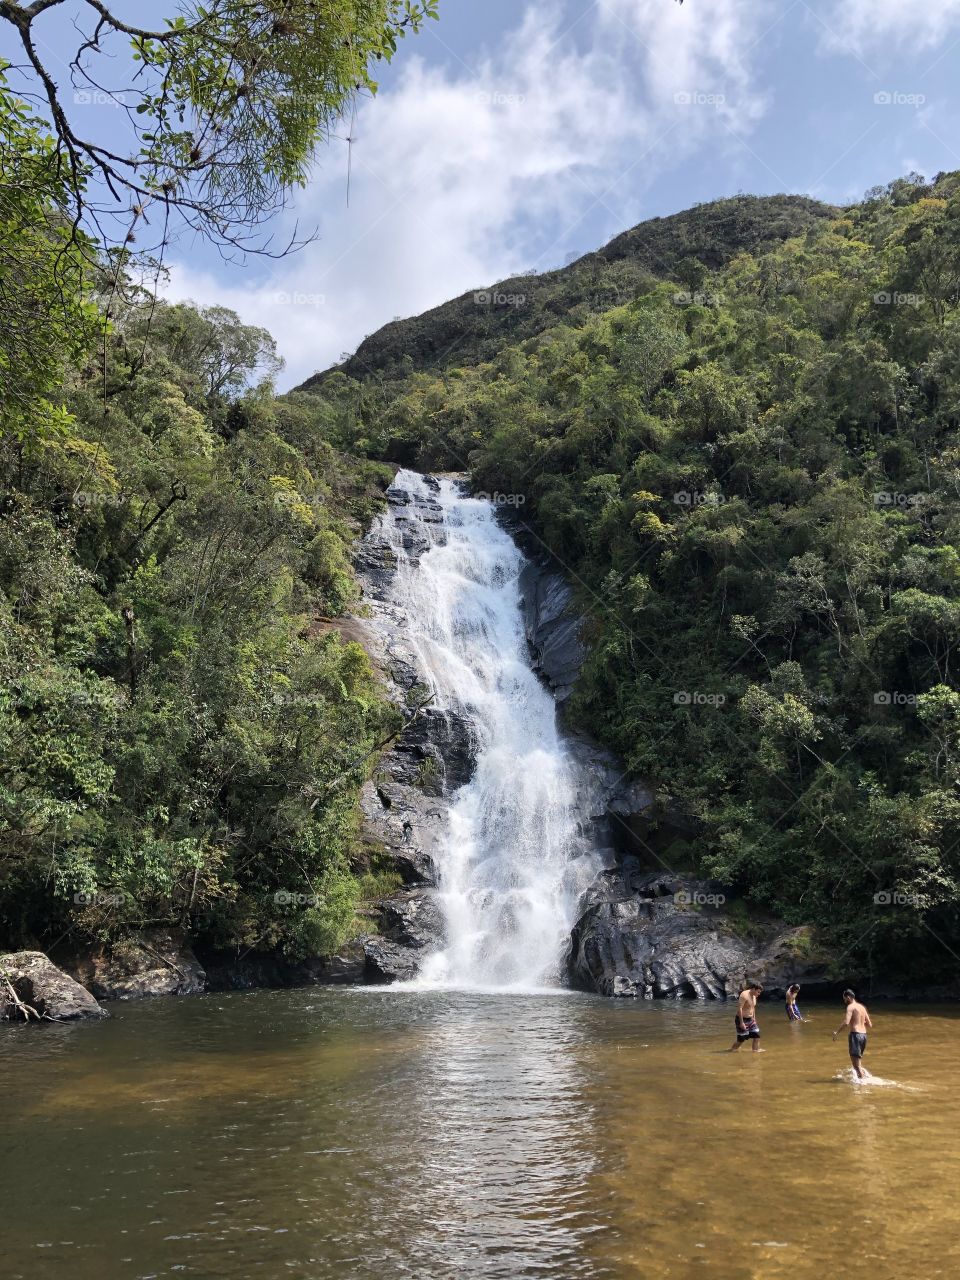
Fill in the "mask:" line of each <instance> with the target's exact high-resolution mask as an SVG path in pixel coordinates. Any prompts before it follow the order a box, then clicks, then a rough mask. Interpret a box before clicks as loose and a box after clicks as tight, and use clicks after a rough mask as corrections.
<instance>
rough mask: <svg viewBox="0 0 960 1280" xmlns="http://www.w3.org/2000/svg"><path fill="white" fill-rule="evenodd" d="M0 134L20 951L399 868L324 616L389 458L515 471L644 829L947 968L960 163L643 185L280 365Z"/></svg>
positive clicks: (509, 477) (357, 688) (4, 547)
mask: <svg viewBox="0 0 960 1280" xmlns="http://www.w3.org/2000/svg"><path fill="white" fill-rule="evenodd" d="M407 8H408V9H409V6H407ZM428 8H429V6H428ZM417 20H418V21H419V19H417ZM404 21H407V22H409V19H405V20H404ZM402 25H403V24H402V23H401V26H402ZM401 33H402V32H401ZM144 49H146V46H144ZM383 52H387V53H389V49H382V50H381V54H382V53H383ZM381 54H378V55H377V56H381ZM338 56H339V55H338ZM347 70H348V71H349V68H348V69H347ZM338 101H339V99H338ZM334 105H335V104H334ZM331 109H332V108H331ZM328 114H329V112H328ZM316 123H317V122H316V121H313V124H312V125H311V129H312V131H313V133H315V132H316ZM0 132H2V142H3V146H2V149H0V165H2V172H0V192H2V194H0V289H2V296H3V306H4V313H5V324H4V327H3V330H2V333H0V378H2V406H0V430H2V439H0V470H2V493H0V667H2V671H0V688H2V692H0V758H2V763H0V928H2V929H3V930H4V932H5V933H6V935H7V936H8V937H9V938H10V939H11V941H12V942H13V943H14V944H27V943H30V944H39V945H41V946H43V947H45V948H47V947H51V946H55V945H57V944H59V943H61V942H62V941H63V940H64V939H70V940H71V941H72V943H73V944H75V945H80V944H82V943H83V941H85V940H91V939H95V938H99V939H114V938H117V937H118V936H122V935H123V934H124V933H125V932H126V931H128V930H130V929H133V928H136V927H138V926H140V925H143V924H146V923H154V924H155V923H166V924H179V925H183V926H184V927H186V928H187V929H188V931H189V933H190V934H191V936H193V937H195V938H201V939H203V940H204V941H206V942H208V943H209V944H211V945H225V944H228V943H229V944H242V945H244V946H246V947H253V948H259V949H273V950H279V951H281V952H282V953H284V954H286V955H289V956H291V957H304V956H308V955H315V954H323V953H329V952H331V951H332V950H333V949H335V948H336V947H338V946H339V945H340V944H341V943H342V942H343V941H344V940H345V939H347V938H349V937H350V936H351V935H352V934H353V933H355V932H356V931H357V929H358V920H359V915H358V913H360V914H362V912H363V909H364V903H365V901H367V900H368V899H370V898H371V897H373V896H375V895H376V894H377V893H378V892H382V890H383V888H384V887H385V885H387V884H390V883H391V872H390V871H389V869H388V868H386V867H384V866H383V865H381V862H380V861H379V860H378V856H377V853H376V850H372V849H369V848H365V847H364V845H363V842H362V839H361V836H360V824H359V812H358V805H357V798H358V793H359V788H360V787H361V785H362V784H363V782H364V780H365V779H366V778H367V777H368V776H369V775H370V771H371V769H372V768H373V765H374V762H375V760H376V755H377V750H378V747H379V746H380V745H382V744H383V743H384V742H385V741H386V740H387V739H389V737H390V735H391V734H393V733H394V732H396V730H397V728H398V723H399V720H400V714H399V712H398V711H397V710H396V709H395V708H392V707H391V706H390V705H389V704H388V703H387V702H386V700H385V697H384V694H383V692H382V690H381V689H380V687H379V685H378V682H377V680H376V678H375V675H374V672H373V670H372V668H371V665H370V662H369V660H368V658H367V656H366V655H365V653H364V651H363V650H362V648H360V647H359V646H358V645H357V644H355V643H347V642H344V641H343V640H342V639H341V637H340V635H339V633H338V630H337V626H336V620H337V618H338V617H339V616H341V615H342V614H343V613H344V612H346V611H348V610H349V609H350V608H351V607H353V606H354V605H355V604H356V601H357V598H358V587H357V584H356V581H355V578H354V574H353V570H352V567H351V546H352V544H353V542H354V541H355V539H356V538H357V537H358V535H360V534H361V533H362V531H363V530H364V529H365V528H366V527H367V526H368V525H369V522H370V520H371V519H372V517H373V515H374V514H375V513H376V511H377V510H378V509H379V508H380V506H381V504H382V501H383V492H384V490H385V488H386V486H387V485H388V484H389V480H390V477H391V475H392V474H393V466H394V465H395V464H398V463H399V464H403V465H410V466H415V467H418V468H423V469H431V468H433V469H452V470H457V471H463V472H467V473H469V475H470V477H471V479H472V482H473V484H474V486H475V488H476V489H477V490H480V491H485V492H489V493H498V494H500V495H507V496H508V497H510V499H511V505H512V506H513V507H515V508H516V507H519V509H520V510H521V512H522V521H523V523H524V524H525V526H526V527H527V529H528V531H529V534H530V536H532V537H534V538H535V539H537V540H538V541H539V543H540V544H541V545H542V547H543V548H544V550H545V551H546V552H549V553H550V555H552V556H553V557H554V558H555V559H556V561H557V562H558V563H559V564H560V565H561V566H562V568H563V569H564V571H565V572H566V573H567V574H568V576H569V580H570V581H571V583H572V584H573V585H574V587H575V589H576V592H577V597H578V604H579V607H580V608H581V610H582V611H583V613H584V614H585V616H586V619H587V622H586V626H585V639H586V640H587V642H588V649H589V656H588V659H587V663H586V667H585V670H584V674H583V677H582V679H581V682H580V685H579V688H578V690H577V692H576V694H575V697H574V700H573V703H572V708H571V711H570V717H571V721H572V723H573V724H574V725H575V726H576V727H577V728H580V729H584V730H587V731H588V732H589V733H591V734H593V735H594V736H595V737H597V738H598V739H600V740H601V741H602V742H603V743H604V744H606V745H607V746H609V747H610V748H612V749H613V750H614V751H615V752H616V753H618V755H619V756H620V757H621V758H622V760H623V761H624V763H625V765H626V767H627V768H628V770H629V771H630V773H631V774H632V775H633V776H636V777H638V778H643V779H647V780H650V781H651V782H652V783H653V784H654V785H655V788H656V792H657V795H658V797H659V803H660V805H661V806H662V809H663V810H664V811H665V810H666V809H667V808H668V807H669V808H671V809H673V810H675V811H680V812H681V813H682V814H684V815H685V816H686V817H687V818H688V819H689V823H690V832H691V834H689V836H688V837H685V838H684V839H680V838H672V839H671V840H669V841H666V840H664V839H660V840H659V841H658V842H657V847H656V851H655V852H656V856H657V858H658V859H659V860H660V861H662V862H663V863H664V864H665V865H668V866H672V867H682V868H683V869H686V870H696V871H697V872H699V873H701V874H703V875H705V876H709V877H710V878H712V879H715V880H717V881H719V882H721V883H722V884H724V885H726V886H729V888H730V890H731V892H732V893H735V894H736V895H738V896H739V897H740V898H741V899H742V900H743V901H744V903H746V904H747V906H748V907H755V908H757V909H758V910H760V911H766V912H775V913H776V914H778V915H780V916H782V917H783V918H785V919H786V920H787V921H789V922H791V923H796V924H801V923H806V924H813V925H815V926H816V927H817V928H818V929H819V930H820V932H821V934H822V936H823V937H824V938H825V939H826V940H828V941H829V943H830V945H831V946H832V947H833V948H834V950H835V953H836V954H838V955H841V956H843V957H845V958H846V963H847V964H848V965H850V966H852V967H853V968H857V967H858V966H859V967H860V969H861V970H863V971H867V970H869V971H871V972H875V971H883V970H884V969H886V968H892V967H896V968H897V969H898V971H899V972H900V973H902V974H904V975H907V976H912V977H914V978H916V979H918V980H919V979H921V978H922V979H923V980H926V981H930V980H933V979H935V978H936V977H938V976H939V975H942V974H944V973H946V972H947V971H948V970H951V969H952V968H953V966H955V963H956V959H957V952H958V951H960V919H958V912H957V902H958V896H960V895H958V878H960V855H958V852H957V844H958V839H960V805H958V793H957V786H958V782H960V693H958V691H957V681H956V674H955V672H954V670H953V669H952V666H951V656H952V651H953V648H954V645H955V644H956V641H957V638H958V629H960V601H958V581H960V561H958V554H957V550H956V544H957V539H958V532H960V438H958V434H957V430H958V418H960V310H958V303H960V175H957V174H943V175H940V176H939V177H938V178H936V179H935V180H934V181H932V182H927V181H926V180H924V179H923V178H921V177H919V176H917V175H911V176H910V177H907V178H904V179H900V180H898V181H895V182H893V183H892V184H890V186H888V187H886V188H883V189H877V190H873V191H871V192H869V193H868V194H867V196H866V198H865V199H864V200H863V201H862V202H861V203H858V204H856V205H854V206H851V207H849V208H843V209H839V208H833V207H830V206H826V205H822V204H818V203H817V202H815V201H812V200H804V199H800V198H797V197H770V198H764V199H761V198H755V197H746V196H744V197H737V198H734V199H730V200H724V201H718V202H716V203H715V204H711V205H706V206H701V207H699V208H697V209H694V210H691V211H689V212H688V213H686V214H684V215H680V216H678V217H677V218H675V219H661V220H655V221H654V222H652V223H649V224H643V226H641V227H640V228H637V229H635V230H634V231H633V232H629V233H625V235H624V236H622V237H620V238H619V239H618V240H617V241H614V242H612V244H611V245H610V246H607V249H606V250H603V251H600V253H598V254H595V255H588V257H587V258H585V259H582V260H580V261H579V262H578V263H574V264H572V266H570V267H568V268H565V269H563V270H562V271H559V272H555V273H549V274H548V275H547V276H544V277H534V276H531V277H528V278H518V279H517V280H514V281H511V282H506V283H507V284H508V285H509V289H508V288H506V286H503V292H502V294H498V293H497V292H496V291H494V294H493V296H492V297H491V296H489V295H486V294H485V295H482V296H481V295H478V296H477V297H476V298H474V297H472V296H471V295H467V296H466V298H464V299H460V300H458V301H457V302H456V303H455V304H449V305H448V307H447V308H440V309H438V310H437V311H436V312H433V313H430V314H429V316H428V317H425V318H420V319H419V320H415V321H410V322H404V323H402V324H400V325H392V326H388V327H387V329H386V330H384V331H383V332H382V334H381V335H375V337H374V338H373V339H371V340H368V342H367V343H366V344H365V345H364V347H363V348H361V351H360V352H358V354H357V356H356V357H354V358H353V359H352V360H351V361H349V362H348V363H347V365H345V366H344V367H343V368H341V369H337V370H332V371H328V372H327V373H325V374H323V375H318V376H317V377H316V378H313V379H311V380H310V382H309V383H308V384H306V385H305V387H304V388H301V389H300V390H298V391H296V392H292V393H290V394H288V395H277V394H276V390H275V379H276V375H277V374H278V372H279V370H280V367H281V361H280V359H279V357H278V354H277V351H276V347H275V344H274V342H273V339H272V338H271V337H270V335H269V334H267V333H266V332H264V331H263V330H261V329H258V328H256V327H251V326H249V325H245V324H243V323H242V322H241V321H240V319H239V318H238V317H237V316H236V315H235V314H233V313H232V312H230V311H227V310H225V309H223V308H216V307H213V308H198V307H194V306H190V305H186V304H177V305H173V304H170V303H166V302H163V301H161V300H158V298H157V296H156V294H155V291H154V290H152V289H150V288H147V287H145V284H144V280H143V278H142V277H141V274H140V272H139V267H138V261H139V260H138V258H137V257H135V255H134V251H133V249H132V247H131V245H130V244H129V243H128V242H129V241H132V240H133V239H134V236H133V233H132V232H131V233H130V234H129V235H128V236H127V237H126V239H125V240H122V242H121V244H120V245H114V246H113V247H110V248H104V246H103V245H101V244H97V243H96V242H95V241H94V240H92V239H89V238H87V236H86V234H85V233H84V232H83V231H82V229H79V228H78V223H77V221H76V219H75V218H73V217H72V215H71V206H72V201H73V200H74V199H75V197H76V195H77V190H78V187H77V182H78V178H77V174H76V172H74V173H73V174H71V173H69V172H65V170H64V166H63V164H62V162H61V161H62V145H61V144H60V143H58V141H56V140H55V139H54V138H52V137H51V136H49V131H48V128H47V126H46V125H44V124H43V123H42V121H40V120H38V119H37V118H36V117H35V115H34V113H33V110H32V108H31V107H29V106H28V105H26V104H25V103H24V102H23V101H21V100H20V99H18V98H17V97H16V96H15V95H13V94H11V93H10V92H9V91H8V89H7V88H6V87H4V90H3V92H2V94H0ZM313 133H311V136H313ZM171 145H172V144H171ZM178 145H179V144H178ZM190 154H191V155H192V153H190ZM298 154H299V153H298ZM151 163H154V164H156V165H157V166H158V168H159V166H160V163H161V160H160V158H159V153H158V156H155V157H153V159H152V160H151ZM191 163H193V161H192V160H191V159H190V157H189V156H188V158H187V159H186V160H184V164H191ZM296 166H297V157H296V155H294V156H293V157H291V156H290V155H287V154H284V155H282V156H280V157H279V158H278V159H277V162H276V165H275V169H274V172H275V175H276V176H277V181H278V182H281V183H282V182H288V181H292V180H295V178H296ZM138 207H139V206H135V209H136V208H138ZM136 217H139V215H136ZM136 217H135V221H136ZM524 280H525V281H526V283H525V284H524ZM500 296H503V297H507V298H509V302H507V303H504V304H501V303H499V302H498V301H497V299H498V297H500ZM278 894H279V895H280V898H279V899H278V897H277V895H278ZM301 894H303V895H307V897H308V898H309V900H310V902H311V903H312V905H311V906H310V907H309V909H307V910H302V909H286V908H285V906H284V902H285V897H284V895H286V896H287V897H289V896H291V895H301Z"/></svg>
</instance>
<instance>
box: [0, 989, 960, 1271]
mask: <svg viewBox="0 0 960 1280" xmlns="http://www.w3.org/2000/svg"><path fill="white" fill-rule="evenodd" d="M113 1012H114V1017H113V1018H112V1019H111V1020H110V1021H109V1022H107V1023H104V1024H100V1025H95V1026H76V1027H62V1028H61V1027H49V1028H44V1029H23V1030H20V1029H7V1030H3V1031H2V1032H0V1071H2V1079H3V1090H2V1108H3V1129H4V1143H3V1169H2V1174H0V1216H2V1228H3V1243H2V1252H0V1275H2V1276H4V1277H10V1278H11V1280H21V1278H22V1280H45V1277H48V1276H54V1275H58V1276H66V1277H69V1278H70V1280H128V1278H129V1280H145V1278H146V1277H161V1276H162V1277H166V1276H195V1277H203V1278H204V1280H208V1278H211V1277H217V1278H220V1277H223V1278H224V1280H246V1278H247V1277H259V1276H263V1277H269V1278H270V1280H275V1278H276V1277H285V1276H290V1277H310V1278H311V1280H325V1278H326V1277H337V1278H338V1280H340V1278H342V1277H347V1278H350V1280H352V1278H353V1277H357V1278H359V1280H368V1278H369V1280H372V1278H373V1277H377V1278H378V1280H380V1278H383V1277H394V1276H401V1277H403V1276H411V1277H442V1278H446V1277H451V1278H452V1277H455V1276H468V1277H472V1276H484V1277H503V1278H504V1280H516V1278H517V1277H526V1276H541V1277H549V1278H550V1280H554V1278H556V1280H567V1278H568V1277H579V1276H588V1277H594V1276H596V1277H607V1276H609V1277H619V1276H624V1277H633V1276H637V1277H644V1278H648V1277H661V1276H670V1277H688V1276H697V1275H701V1274H702V1275H704V1276H708V1277H717V1278H718V1280H753V1278H754V1277H761V1278H762V1280H775V1278H777V1277H790V1280H804V1278H806V1277H815V1278H816V1280H830V1278H832V1277H834V1276H845V1277H847V1276H850V1277H860V1276H863V1277H867V1276H869V1277H871V1278H872V1280H886V1278H887V1277H889V1278H890V1280H894V1278H896V1280H902V1278H903V1277H910V1278H911V1280H926V1277H934V1276H943V1277H950V1278H951V1280H952V1278H955V1277H957V1276H960V1210H958V1208H957V1203H956V1196H957V1188H958V1185H960V1183H958V1172H960V1160H958V1156H957V1146H958V1141H960V1139H958V1135H960V1103H958V1101H957V1096H956V1092H955V1084H956V1078H957V1071H956V1059H957V1051H958V1049H960V1020H958V1013H960V1010H957V1009H955V1008H942V1007H930V1008H921V1007H911V1008H904V1007H894V1006H889V1007H888V1006H885V1005H881V1004H878V1005H876V1007H875V1008H874V1010H873V1013H874V1021H875V1023H876V1027H875V1030H874V1032H873V1034H872V1036H871V1041H870V1046H869V1049H868V1054H867V1063H868V1065H869V1066H870V1068H871V1069H872V1070H873V1072H874V1073H875V1074H876V1075H877V1076H879V1077H881V1082H880V1083H875V1084H873V1085H870V1086H866V1087H865V1086H858V1085H855V1084H853V1083H851V1082H850V1081H849V1080H848V1079H847V1078H846V1073H845V1068H846V1065H847V1060H846V1055H845V1046H844V1045H843V1044H842V1043H837V1044H833V1043H832V1041H831V1039H830V1032H831V1031H832V1030H833V1028H834V1027H835V1026H836V1025H837V1023H839V1021H840V1018H841V1014H842V1010H841V1008H840V1007H839V1006H838V1007H837V1008H833V1007H830V1008H824V1007H819V1008H818V1007H815V1006H810V1008H809V1010H808V1012H809V1013H810V1014H811V1015H812V1017H813V1021H812V1022H811V1023H809V1024H808V1025H806V1026H802V1027H791V1026H788V1025H787V1024H786V1021H785V1019H784V1017H783V1011H782V1008H781V1007H780V1006H773V1005H767V1006H762V1014H763V1017H762V1018H761V1025H762V1027H763V1031H764V1044H765V1046H766V1049H767V1052H766V1053H764V1054H762V1055H759V1056H758V1057H756V1058H755V1057H752V1056H750V1055H749V1054H748V1053H747V1051H746V1049H744V1050H741V1052H740V1054H738V1055H724V1054H723V1053H722V1050H723V1049H725V1048H726V1047H727V1045H728V1044H729V1042H730V1041H731V1039H732V1034H731V1032H732V1009H731V1008H730V1007H729V1006H722V1005H699V1004H695V1003H684V1004H680V1005H672V1004H671V1005H662V1004H655V1005H651V1004H634V1003H621V1002H614V1001H605V1000H601V999H594V998H591V997H581V996H575V995H556V996H552V995H540V996H509V997H506V996H493V995H489V996H484V995H467V994H452V993H451V994H442V993H440V994H438V993H431V994H417V993H397V992H389V991H379V992H371V991H317V990H311V991H299V992H254V993H244V994H231V995H220V996H205V997H200V998H197V999H192V1000H180V1001H172V1000H168V1001H157V1002H153V1003H143V1004H137V1005H114V1006H113Z"/></svg>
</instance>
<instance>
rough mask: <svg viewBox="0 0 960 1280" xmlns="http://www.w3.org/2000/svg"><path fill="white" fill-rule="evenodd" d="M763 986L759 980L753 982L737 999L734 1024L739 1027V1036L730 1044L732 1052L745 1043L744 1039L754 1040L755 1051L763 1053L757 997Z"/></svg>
mask: <svg viewBox="0 0 960 1280" xmlns="http://www.w3.org/2000/svg"><path fill="white" fill-rule="evenodd" d="M762 990H763V987H761V985H760V983H759V982H751V983H750V985H749V986H748V987H745V988H744V989H743V991H741V992H740V999H739V1000H738V1001H737V1013H736V1017H735V1018H734V1020H733V1022H734V1026H735V1027H736V1028H737V1038H736V1040H735V1041H734V1042H733V1044H732V1045H731V1046H730V1052H731V1053H736V1051H737V1050H738V1049H739V1048H740V1046H741V1045H742V1044H743V1042H744V1040H751V1041H752V1042H753V1052H754V1053H763V1052H764V1050H763V1049H761V1048H760V1028H759V1027H758V1026H757V999H758V998H759V996H760V993H761V991H762Z"/></svg>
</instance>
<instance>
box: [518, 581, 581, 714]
mask: <svg viewBox="0 0 960 1280" xmlns="http://www.w3.org/2000/svg"><path fill="white" fill-rule="evenodd" d="M520 592H521V595H522V602H523V619H524V628H525V630H526V636H527V643H528V645H529V646H530V652H531V654H532V656H533V668H534V670H535V671H537V672H539V673H540V674H541V675H542V676H543V678H544V679H545V680H546V682H547V684H548V686H549V687H550V688H551V689H552V690H553V694H554V697H555V698H556V700H557V704H558V706H562V705H563V703H564V702H566V700H567V698H569V696H570V694H571V693H572V692H573V687H574V685H575V684H576V682H577V679H578V677H579V675H580V670H581V668H582V666H583V663H584V659H585V658H586V653H587V651H586V648H585V646H584V644H583V641H582V640H581V639H580V629H581V626H582V624H583V618H582V616H581V615H580V614H579V613H578V612H577V610H576V608H575V606H574V601H573V591H572V589H571V587H570V584H569V583H568V582H567V580H566V579H565V578H564V576H563V574H562V573H561V572H559V571H558V570H556V569H552V568H550V567H549V565H548V564H547V563H545V562H544V561H543V560H542V559H532V560H529V561H528V562H527V564H526V565H525V566H524V568H523V569H522V570H521V573H520Z"/></svg>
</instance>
